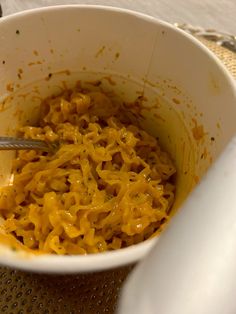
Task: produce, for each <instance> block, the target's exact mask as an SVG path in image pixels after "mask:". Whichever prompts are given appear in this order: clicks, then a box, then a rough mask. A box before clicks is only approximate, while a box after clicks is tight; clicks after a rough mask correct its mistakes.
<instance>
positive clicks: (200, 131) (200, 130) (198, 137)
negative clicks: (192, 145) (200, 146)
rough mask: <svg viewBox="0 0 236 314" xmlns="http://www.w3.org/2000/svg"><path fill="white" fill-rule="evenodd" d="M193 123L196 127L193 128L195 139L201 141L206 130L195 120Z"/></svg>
mask: <svg viewBox="0 0 236 314" xmlns="http://www.w3.org/2000/svg"><path fill="white" fill-rule="evenodd" d="M192 121H193V123H194V127H193V128H192V134H193V137H194V139H195V140H196V141H199V140H201V139H202V138H203V137H204V135H205V132H204V128H203V126H202V125H198V124H197V121H196V120H195V119H192Z"/></svg>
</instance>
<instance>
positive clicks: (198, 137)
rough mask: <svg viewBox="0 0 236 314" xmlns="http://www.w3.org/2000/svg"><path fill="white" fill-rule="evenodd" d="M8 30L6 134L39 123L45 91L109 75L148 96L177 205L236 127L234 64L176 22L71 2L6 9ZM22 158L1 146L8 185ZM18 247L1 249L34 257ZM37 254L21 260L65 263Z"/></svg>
mask: <svg viewBox="0 0 236 314" xmlns="http://www.w3.org/2000/svg"><path fill="white" fill-rule="evenodd" d="M0 38H1V46H0V72H1V73H2V75H1V77H0V97H1V106H0V121H1V123H0V135H2V136H3V135H14V134H15V132H16V130H17V128H18V126H19V125H22V124H25V123H29V122H32V123H34V121H36V118H37V114H38V108H39V104H40V102H41V100H42V99H43V98H45V97H46V96H49V95H51V94H53V93H57V92H60V91H61V90H62V89H63V88H65V87H72V86H73V85H74V84H75V82H76V81H78V80H81V81H83V82H87V83H86V84H89V83H88V82H92V81H96V80H100V81H101V86H102V88H103V89H104V90H105V91H106V92H108V93H110V94H114V93H115V94H116V95H118V96H119V97H120V98H122V99H123V100H124V101H126V102H133V101H134V100H136V99H137V97H139V96H142V98H141V99H142V100H141V101H140V108H139V112H138V113H139V115H140V123H141V124H142V126H143V128H144V129H146V130H147V131H148V132H150V133H151V134H153V135H155V136H157V137H158V138H159V140H160V143H161V145H162V147H163V148H164V149H166V150H167V151H168V152H169V153H170V154H171V156H172V158H173V160H174V161H175V164H176V167H177V172H178V174H177V191H176V200H175V204H174V208H173V213H174V212H175V211H176V210H177V209H178V208H179V207H180V205H181V203H182V202H183V201H184V200H185V199H186V197H187V196H188V195H189V193H190V191H191V190H192V189H193V187H194V186H195V185H196V183H197V182H198V181H199V180H201V178H202V176H203V175H204V173H205V172H206V171H207V169H208V167H209V166H210V165H211V163H212V162H213V161H214V160H215V159H216V157H217V156H218V155H219V154H220V153H221V152H222V150H223V149H224V147H225V145H226V144H227V142H228V141H229V139H230V138H231V136H232V134H233V133H234V132H235V129H236V125H235V123H234V114H235V113H236V108H235V105H234V101H235V94H234V91H233V83H232V81H231V79H230V77H229V76H228V74H227V72H226V71H225V70H224V68H223V67H222V66H221V65H220V64H219V62H218V61H217V60H216V59H215V58H214V57H213V55H211V54H210V53H209V52H208V51H207V50H206V49H205V48H204V47H202V46H201V45H200V44H198V43H197V42H196V41H195V40H193V39H191V38H190V37H189V36H188V35H185V34H183V33H182V32H181V31H178V30H176V29H175V28H173V27H171V26H169V25H168V24H166V23H163V22H158V21H156V20H154V19H152V18H149V17H146V16H143V15H140V14H137V13H132V12H129V11H123V10H120V9H109V8H104V7H93V6H91V7H86V6H62V7H51V8H47V9H46V8H45V9H39V10H34V11H29V12H24V13H20V14H17V15H14V16H11V17H8V18H4V19H3V20H2V21H0ZM90 86H92V85H91V84H90ZM93 88H94V87H93ZM136 113H137V112H136ZM13 157H14V153H12V152H0V185H1V186H3V185H7V184H9V181H10V179H11V165H12V159H13ZM155 241H156V240H152V241H146V242H145V243H142V244H140V245H136V246H135V247H132V248H127V249H125V250H124V252H123V253H122V252H121V251H122V250H120V251H118V252H108V253H104V254H101V257H96V256H88V257H86V258H83V257H80V256H79V257H73V259H72V258H69V259H68V257H64V258H65V260H66V261H67V262H68V263H69V260H70V261H72V260H76V262H75V263H74V264H73V267H72V268H71V265H72V264H71V265H70V266H69V264H68V263H67V264H66V265H67V266H65V267H64V268H63V271H64V272H65V271H86V270H96V269H101V268H109V267H114V266H119V265H121V264H126V263H128V262H133V261H136V260H138V259H140V258H141V257H143V256H144V255H145V254H146V253H147V251H148V250H149V249H150V247H151V246H152V245H153V243H155ZM1 250H3V251H4V250H6V249H5V248H4V249H3V248H2V249H1ZM4 252H5V251H4ZM9 254H10V255H9ZM9 254H8V255H7V256H8V257H7V259H6V257H4V256H3V254H1V255H0V262H2V263H7V264H8V265H9V264H11V265H13V266H15V265H16V264H17V261H16V262H14V260H16V258H15V256H17V259H19V258H25V255H24V254H23V255H22V254H21V255H19V254H18V253H12V252H10V253H9ZM112 254H113V255H112ZM114 254H116V261H114V260H113V259H114V257H115V255H114ZM117 254H118V255H117ZM19 256H20V257H19ZM96 258H99V261H101V263H102V264H101V265H100V266H97V265H96V263H94V261H95V259H96ZM62 259H63V257H62ZM100 259H101V260H100ZM33 260H34V259H30V261H29V260H28V262H27V263H28V264H22V265H21V266H20V267H25V268H26V269H29V268H31V270H41V271H53V267H55V263H57V262H56V259H55V257H52V256H48V257H42V259H41V262H38V261H36V262H35V266H32V263H34V262H33ZM111 260H113V262H111ZM58 261H59V258H58ZM88 261H89V262H88ZM48 262H49V264H50V263H51V264H50V265H51V269H49V268H50V267H49V266H45V263H48ZM90 262H91V263H92V264H90ZM71 263H72V262H71ZM49 264H48V265H49ZM59 264H60V265H61V257H60V263H59ZM18 265H19V264H18ZM24 265H26V266H24ZM27 265H28V266H27ZM29 265H31V266H29ZM88 265H90V266H88ZM58 267H59V266H58ZM66 267H67V268H66ZM55 269H57V268H54V270H55Z"/></svg>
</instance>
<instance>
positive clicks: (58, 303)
mask: <svg viewBox="0 0 236 314" xmlns="http://www.w3.org/2000/svg"><path fill="white" fill-rule="evenodd" d="M200 40H201V41H202V42H203V43H204V44H205V45H206V46H208V47H209V48H210V49H211V50H212V51H213V52H214V53H215V54H216V55H217V56H218V57H219V58H220V59H221V60H222V61H223V63H224V64H225V65H226V67H227V68H228V69H229V71H230V72H231V73H232V74H233V76H234V77H235V78H236V54H235V53H233V52H230V51H228V50H227V49H225V48H222V47H221V46H217V45H216V44H215V43H213V42H209V41H207V40H205V39H200ZM130 270H131V267H126V268H120V269H116V270H112V271H107V272H100V273H95V274H88V275H76V276H71V275H70V276H48V275H36V274H29V273H24V272H21V271H15V270H11V269H8V268H5V267H0V313H7V314H11V313H12V314H13V313H14V314H25V313H33V314H49V313H58V314H72V313H74V314H78V313H82V314H99V313H108V314H112V313H114V310H115V306H116V302H117V298H118V295H119V290H120V287H121V284H122V282H123V281H124V280H125V278H126V276H127V275H128V273H129V272H130Z"/></svg>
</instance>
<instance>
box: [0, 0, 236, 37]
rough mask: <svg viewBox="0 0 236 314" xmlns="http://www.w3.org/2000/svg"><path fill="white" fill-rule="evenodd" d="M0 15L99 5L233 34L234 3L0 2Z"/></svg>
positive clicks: (226, 0)
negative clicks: (60, 6) (0, 11)
mask: <svg viewBox="0 0 236 314" xmlns="http://www.w3.org/2000/svg"><path fill="white" fill-rule="evenodd" d="M0 3H1V5H2V8H3V14H4V15H7V14H10V13H13V12H17V11H20V10H22V9H24V8H26V9H29V8H34V7H37V6H46V5H50V4H68V3H71V4H72V3H73V4H75V3H77V4H99V5H109V6H116V7H121V8H126V9H131V10H136V11H140V12H143V13H146V14H149V15H152V16H154V17H157V18H159V19H162V20H165V21H168V22H171V23H175V22H177V23H189V24H191V25H193V26H202V27H204V28H213V29H215V30H218V31H224V32H228V33H231V34H236V18H235V17H236V0H69V1H68V0H0Z"/></svg>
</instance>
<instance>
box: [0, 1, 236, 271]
mask: <svg viewBox="0 0 236 314" xmlns="http://www.w3.org/2000/svg"><path fill="white" fill-rule="evenodd" d="M71 9H78V10H91V11H92V10H99V11H103V12H106V13H108V14H109V12H112V13H119V14H125V15H129V16H132V17H136V18H137V19H140V20H143V21H145V22H147V23H152V24H155V25H160V26H164V27H165V28H167V29H171V30H172V31H175V32H177V33H180V34H182V36H184V37H185V38H187V39H188V40H189V41H191V42H192V43H193V44H194V45H195V47H196V48H199V49H200V50H201V51H202V52H203V53H204V54H206V55H207V56H208V57H209V58H210V59H212V60H213V61H214V63H215V65H216V67H218V69H219V70H220V71H221V73H222V76H223V77H224V79H225V80H226V82H227V83H228V85H229V86H230V87H232V91H233V92H234V93H235V97H236V88H235V87H236V85H235V81H234V79H233V77H232V75H231V74H230V73H229V71H228V70H227V69H226V67H225V66H224V64H223V63H222V62H221V61H220V60H219V59H218V58H217V57H216V55H215V54H214V53H213V52H211V51H210V50H209V49H208V48H207V47H206V46H205V45H203V44H202V43H201V42H200V41H198V40H197V39H196V38H194V37H193V36H192V35H190V34H188V33H186V32H184V31H183V30H181V29H178V28H177V27H176V26H174V25H172V24H170V23H168V22H164V21H162V20H159V19H157V18H154V17H152V16H149V15H146V14H143V13H140V12H136V11H132V10H129V9H123V8H118V7H111V6H103V5H80V4H68V5H53V6H47V7H40V8H35V9H30V10H24V11H21V12H17V13H14V14H11V15H8V16H5V17H2V18H1V19H0V27H1V25H2V24H3V23H8V22H11V21H14V20H15V19H21V18H24V17H25V16H30V15H31V16H32V15H34V14H41V13H43V12H47V11H62V10H71ZM157 241H158V237H156V238H153V239H150V240H146V241H144V242H142V243H139V244H135V245H132V246H130V247H127V248H123V249H118V250H115V251H108V252H104V253H98V254H97V253H96V254H88V255H84V256H83V255H72V256H68V255H67V256H62V255H50V254H45V255H39V256H38V255H37V256H34V257H31V256H27V257H24V258H22V257H20V254H19V253H15V252H11V254H4V253H3V245H0V247H1V251H0V264H1V265H4V266H10V267H13V268H17V269H21V270H25V271H31V272H38V273H40V272H41V273H57V274H60V273H61V274H72V273H82V272H92V271H101V270H106V269H110V268H117V267H120V266H124V265H128V264H132V263H135V262H137V261H138V260H140V259H142V258H143V257H145V256H146V255H147V253H148V252H149V251H150V250H151V248H152V247H153V246H154V245H155V243H157Z"/></svg>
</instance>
